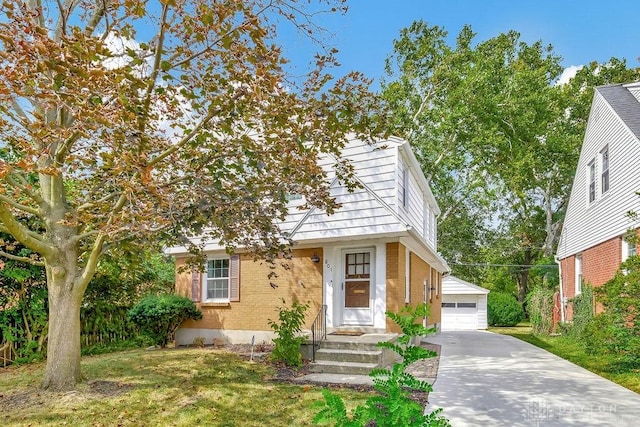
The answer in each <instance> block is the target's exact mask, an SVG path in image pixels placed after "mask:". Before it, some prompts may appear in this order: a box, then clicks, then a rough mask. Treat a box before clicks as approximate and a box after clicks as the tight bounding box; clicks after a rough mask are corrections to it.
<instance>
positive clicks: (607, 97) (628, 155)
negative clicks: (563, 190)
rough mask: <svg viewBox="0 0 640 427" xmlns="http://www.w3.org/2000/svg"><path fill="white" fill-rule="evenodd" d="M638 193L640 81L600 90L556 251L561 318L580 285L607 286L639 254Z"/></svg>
mask: <svg viewBox="0 0 640 427" xmlns="http://www.w3.org/2000/svg"><path fill="white" fill-rule="evenodd" d="M638 191H640V83H632V84H618V85H610V86H601V87H597V88H596V89H595V93H594V96H593V103H592V105H591V112H590V114H589V121H588V123H587V130H586V133H585V137H584V142H583V144H582V150H581V152H580V159H579V161H578V168H577V170H576V174H575V178H574V181H573V187H572V189H571V195H570V198H569V203H568V205H567V214H566V217H565V221H564V225H563V229H562V234H561V236H560V242H559V244H558V250H557V253H556V260H557V262H558V263H559V265H560V294H559V298H557V299H556V308H557V309H558V310H557V311H558V312H559V313H560V319H559V320H561V321H570V320H572V319H573V311H572V306H571V304H570V300H571V298H573V297H574V296H576V295H577V294H580V293H581V290H582V284H584V283H588V284H590V285H592V286H594V287H597V286H601V285H603V284H604V283H606V282H607V281H608V280H609V279H611V278H612V277H613V275H614V274H615V272H616V271H617V270H618V269H619V267H620V263H621V262H622V261H624V260H625V259H626V258H628V257H629V256H630V255H634V254H635V253H636V251H637V245H636V244H635V243H631V242H629V241H628V240H627V237H628V235H629V233H631V234H634V233H637V231H633V230H637V228H638V225H637V224H636V222H634V221H632V220H631V219H630V218H629V217H628V215H627V212H629V211H635V212H638V213H640V197H639V196H638V195H637V194H636V192H638ZM630 230H632V231H631V232H630Z"/></svg>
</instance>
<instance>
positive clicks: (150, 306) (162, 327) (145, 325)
mask: <svg viewBox="0 0 640 427" xmlns="http://www.w3.org/2000/svg"><path fill="white" fill-rule="evenodd" d="M129 318H130V319H131V320H132V321H133V322H134V323H135V324H136V325H138V326H139V327H140V330H141V332H142V333H143V334H144V335H146V336H148V337H149V338H151V339H152V341H153V342H154V343H155V344H156V345H159V346H161V347H166V346H167V343H168V342H169V341H170V340H172V339H173V335H174V333H175V331H176V329H178V327H179V326H180V324H181V323H182V322H183V321H184V320H187V319H194V320H198V319H202V313H201V312H200V310H198V309H197V308H196V306H195V304H194V303H193V302H192V301H191V300H190V299H189V298H186V297H183V296H180V295H175V294H163V295H149V296H147V297H145V298H144V299H142V300H141V301H140V302H139V303H138V304H136V305H135V306H133V308H132V309H131V310H129Z"/></svg>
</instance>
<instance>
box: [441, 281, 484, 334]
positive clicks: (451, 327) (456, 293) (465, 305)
mask: <svg viewBox="0 0 640 427" xmlns="http://www.w3.org/2000/svg"><path fill="white" fill-rule="evenodd" d="M488 293H489V290H488V289H485V288H481V287H480V286H477V285H474V284H473V283H469V282H466V281H464V280H462V279H458V278H457V277H454V276H446V277H443V278H442V330H443V331H469V330H476V329H487V294H488Z"/></svg>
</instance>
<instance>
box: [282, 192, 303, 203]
mask: <svg viewBox="0 0 640 427" xmlns="http://www.w3.org/2000/svg"><path fill="white" fill-rule="evenodd" d="M285 197H286V198H287V202H293V201H294V200H302V194H297V193H287V194H286V196H285Z"/></svg>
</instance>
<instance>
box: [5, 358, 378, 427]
mask: <svg viewBox="0 0 640 427" xmlns="http://www.w3.org/2000/svg"><path fill="white" fill-rule="evenodd" d="M43 366H44V365H43V364H42V363H37V364H32V365H23V366H16V367H10V368H7V369H4V370H2V369H0V407H2V411H1V412H2V413H1V415H0V424H1V425H3V426H8V425H25V426H26V425H69V426H115V425H118V426H157V425H167V426H192V425H198V424H200V425H215V426H283V425H290V426H305V425H312V422H311V420H312V419H313V417H314V415H315V414H316V413H317V412H318V409H317V408H315V407H314V402H316V401H322V400H323V397H322V394H321V388H320V387H310V386H298V385H289V384H283V383H274V382H270V381H269V380H268V378H270V377H271V376H272V375H273V370H272V368H271V367H269V366H268V365H265V364H261V363H249V362H246V361H244V360H242V359H240V358H239V357H238V356H237V355H235V354H232V353H226V352H223V351H219V350H211V349H187V350H185V349H178V350H156V351H144V350H135V351H127V352H120V353H111V354H107V355H100V356H91V357H84V358H83V359H82V368H83V373H84V374H85V375H86V376H87V378H88V380H87V381H86V382H85V383H83V384H80V385H79V387H78V389H77V391H74V392H71V393H52V392H44V391H41V390H39V389H38V385H39V383H40V381H41V380H42V371H43ZM339 393H340V395H341V396H342V397H343V398H344V399H345V401H346V402H350V403H351V404H352V405H350V406H355V405H356V404H360V403H362V402H363V401H364V399H365V398H366V397H367V396H368V394H366V393H361V392H356V391H352V390H348V389H341V390H339Z"/></svg>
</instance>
